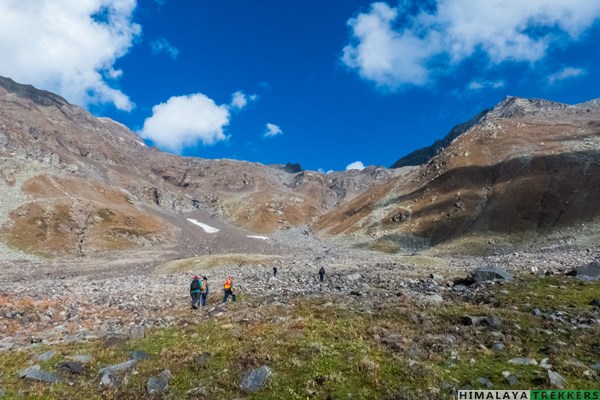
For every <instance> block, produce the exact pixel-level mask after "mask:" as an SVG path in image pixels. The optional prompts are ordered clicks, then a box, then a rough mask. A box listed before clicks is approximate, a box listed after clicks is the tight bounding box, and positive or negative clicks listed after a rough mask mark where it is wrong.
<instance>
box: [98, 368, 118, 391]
mask: <svg viewBox="0 0 600 400" xmlns="http://www.w3.org/2000/svg"><path fill="white" fill-rule="evenodd" d="M101 375H102V378H100V386H104V387H107V388H113V387H116V386H117V376H116V375H115V373H114V372H112V371H111V370H110V369H104V370H103V372H102V374H101Z"/></svg>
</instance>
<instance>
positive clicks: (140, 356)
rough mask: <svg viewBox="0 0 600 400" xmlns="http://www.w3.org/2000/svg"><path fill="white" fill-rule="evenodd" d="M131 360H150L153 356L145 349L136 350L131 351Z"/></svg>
mask: <svg viewBox="0 0 600 400" xmlns="http://www.w3.org/2000/svg"><path fill="white" fill-rule="evenodd" d="M129 359H130V360H136V361H144V360H150V359H152V356H151V355H150V354H148V353H146V352H145V351H142V350H134V351H132V352H131V355H130V356H129Z"/></svg>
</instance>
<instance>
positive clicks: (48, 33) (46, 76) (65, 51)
mask: <svg viewBox="0 0 600 400" xmlns="http://www.w3.org/2000/svg"><path fill="white" fill-rule="evenodd" d="M135 7H136V0H3V1H2V2H0V54H2V57H0V75H4V76H9V77H11V78H13V79H15V80H16V81H18V82H23V83H30V84H33V85H35V86H37V87H40V88H43V89H46V90H50V91H53V92H57V93H59V94H61V95H62V96H64V97H66V98H67V99H68V100H69V101H71V102H73V103H76V104H79V105H82V106H84V107H85V106H88V105H90V104H100V103H112V104H114V106H115V107H117V108H118V109H121V110H131V109H132V107H133V103H132V102H131V100H130V99H129V97H127V95H126V94H125V93H123V92H121V91H120V90H118V89H116V88H114V87H112V86H111V83H112V82H110V81H111V80H115V79H118V78H119V77H120V76H121V74H122V71H120V70H115V69H114V65H115V62H116V61H117V59H119V58H120V57H122V56H123V55H125V54H126V53H127V51H128V50H129V48H130V47H131V46H132V44H133V42H134V40H135V39H136V37H138V36H139V34H140V33H141V28H140V26H139V25H138V24H135V23H133V21H132V18H133V11H134V9H135Z"/></svg>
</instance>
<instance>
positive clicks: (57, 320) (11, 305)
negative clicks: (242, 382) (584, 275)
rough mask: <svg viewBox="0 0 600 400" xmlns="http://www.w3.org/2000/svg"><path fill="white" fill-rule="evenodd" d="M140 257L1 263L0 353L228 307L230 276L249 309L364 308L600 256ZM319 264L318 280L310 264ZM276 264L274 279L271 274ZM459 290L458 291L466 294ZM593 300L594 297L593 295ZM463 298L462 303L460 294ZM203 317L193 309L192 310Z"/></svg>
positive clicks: (448, 297) (436, 297) (131, 331)
mask: <svg viewBox="0 0 600 400" xmlns="http://www.w3.org/2000/svg"><path fill="white" fill-rule="evenodd" d="M152 255H153V254H151V253H149V254H145V255H143V254H140V256H139V257H138V258H137V260H136V259H134V258H133V257H131V258H124V259H119V260H112V261H108V262H107V261H105V262H104V263H101V262H100V261H99V260H96V262H94V261H91V260H88V261H86V263H87V264H85V268H82V262H81V261H77V262H73V263H72V264H69V263H65V262H63V263H62V264H61V268H57V266H56V265H53V264H52V263H47V264H48V265H46V266H44V263H42V262H38V264H32V263H31V262H22V263H4V264H3V277H2V280H1V281H0V303H1V305H2V312H1V313H0V351H1V350H11V349H12V350H14V349H18V348H22V347H28V346H36V345H39V344H50V343H69V342H77V341H87V340H93V339H98V338H106V337H110V336H116V337H122V338H137V337H143V335H144V332H145V331H146V330H148V329H152V328H156V327H165V326H171V325H176V324H181V323H182V321H184V320H185V319H190V318H191V319H194V318H205V317H210V316H212V315H215V314H218V313H222V312H226V308H223V307H222V305H221V304H220V303H221V301H222V289H221V288H222V284H223V281H224V280H225V278H226V277H227V276H228V275H232V276H234V280H235V286H236V288H237V291H238V295H239V299H240V300H239V302H240V303H241V304H244V303H247V305H248V307H253V308H254V307H260V306H261V305H266V304H272V303H282V304H285V303H286V302H288V301H290V300H291V299H294V298H302V297H326V298H331V299H332V300H333V301H335V302H336V304H338V305H340V304H341V305H343V306H344V305H347V306H348V307H358V308H361V309H363V310H368V309H372V308H374V307H376V306H377V304H380V303H382V302H383V303H385V302H396V301H398V298H399V297H402V298H410V299H412V300H414V301H417V302H423V303H442V302H446V301H453V300H456V299H458V298H460V299H462V298H464V297H465V296H467V297H468V296H470V295H474V294H473V293H471V292H472V290H471V289H465V287H464V286H462V285H455V283H456V282H455V281H456V280H458V282H459V283H460V278H464V277H466V276H467V274H468V273H469V271H472V270H473V269H475V268H478V267H487V266H499V267H501V268H503V269H505V270H507V271H510V272H511V273H515V274H534V275H541V276H543V275H544V274H561V275H562V274H565V273H566V272H568V271H570V270H572V269H573V268H576V267H578V266H581V265H585V264H587V263H588V262H589V261H591V260H594V259H599V258H600V252H598V251H595V252H592V251H591V250H585V251H573V252H564V251H556V252H555V253H552V252H548V253H545V254H538V253H534V254H527V253H525V254H518V253H513V254H510V255H499V256H492V257H485V258H477V257H466V258H452V259H451V258H435V257H421V256H412V257H411V256H405V257H397V256H392V255H380V256H378V257H373V253H371V252H360V251H355V250H346V251H332V250H327V251H325V252H323V253H321V255H319V256H316V257H315V256H308V255H299V256H297V257H285V258H280V259H275V260H273V261H271V262H269V263H268V264H265V265H258V266H257V265H249V264H247V265H246V264H242V265H228V266H220V267H213V268H210V269H206V270H201V269H197V268H193V267H192V268H189V270H185V271H181V272H176V273H169V274H159V273H154V269H155V264H153V263H151V262H150V258H151V256H152ZM321 266H323V267H325V268H326V279H325V282H324V283H319V281H318V275H317V271H318V269H319V268H320V267H321ZM273 267H277V269H278V273H277V276H276V277H274V276H273ZM195 274H197V275H201V276H202V275H206V276H207V277H208V281H209V285H210V288H211V293H210V295H209V300H208V306H207V307H206V309H205V310H202V312H201V313H200V312H198V313H197V314H198V316H197V317H196V316H195V314H194V313H193V312H192V311H189V312H188V308H189V292H188V290H189V283H190V281H191V277H192V276H193V275H195ZM465 290H466V291H465ZM599 297H600V294H599ZM461 301H462V300H461ZM200 315H201V316H200Z"/></svg>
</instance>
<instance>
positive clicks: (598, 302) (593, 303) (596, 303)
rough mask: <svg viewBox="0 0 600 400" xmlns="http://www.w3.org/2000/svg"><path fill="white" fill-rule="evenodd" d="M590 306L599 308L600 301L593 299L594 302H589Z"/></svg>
mask: <svg viewBox="0 0 600 400" xmlns="http://www.w3.org/2000/svg"><path fill="white" fill-rule="evenodd" d="M590 305H591V306H595V307H598V308H600V299H594V300H592V301H591V302H590Z"/></svg>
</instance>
